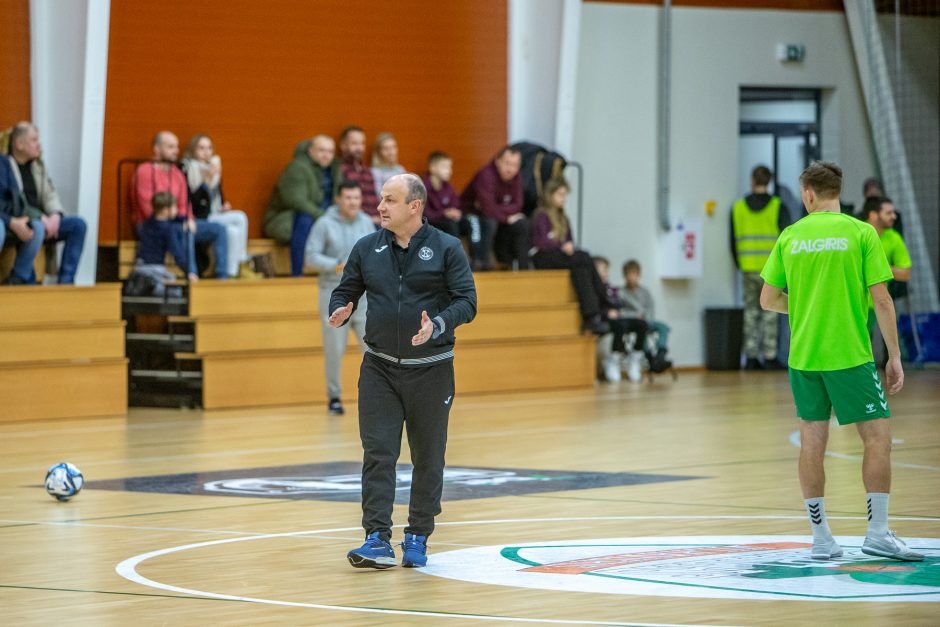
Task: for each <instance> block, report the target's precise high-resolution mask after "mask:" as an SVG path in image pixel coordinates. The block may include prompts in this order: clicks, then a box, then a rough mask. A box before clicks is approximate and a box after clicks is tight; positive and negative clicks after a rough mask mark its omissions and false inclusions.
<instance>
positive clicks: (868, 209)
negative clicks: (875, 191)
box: [862, 196, 894, 220]
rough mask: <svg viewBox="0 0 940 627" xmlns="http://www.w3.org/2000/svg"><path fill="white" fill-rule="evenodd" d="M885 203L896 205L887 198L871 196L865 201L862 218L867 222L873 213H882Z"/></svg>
mask: <svg viewBox="0 0 940 627" xmlns="http://www.w3.org/2000/svg"><path fill="white" fill-rule="evenodd" d="M885 203H891V204H894V203H893V202H892V201H891V199H890V198H888V197H887V196H871V197H869V198H866V199H865V204H864V205H862V217H863V218H864V219H865V220H868V216H870V215H871V214H873V213H878V212H880V211H881V206H882V205H884V204H885Z"/></svg>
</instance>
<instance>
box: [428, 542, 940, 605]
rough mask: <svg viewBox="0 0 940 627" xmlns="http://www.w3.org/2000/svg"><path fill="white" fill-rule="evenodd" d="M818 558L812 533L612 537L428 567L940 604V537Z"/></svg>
mask: <svg viewBox="0 0 940 627" xmlns="http://www.w3.org/2000/svg"><path fill="white" fill-rule="evenodd" d="M863 539H864V538H859V537H840V538H837V540H838V541H839V543H840V544H841V545H842V547H843V549H844V551H845V554H844V556H843V557H842V558H841V559H838V560H829V561H818V560H813V559H811V558H810V556H809V550H810V547H811V546H812V544H811V543H812V540H811V539H810V538H809V537H807V536H770V537H767V536H694V537H688V536H681V537H666V538H607V539H599V540H579V541H571V542H544V543H527V544H513V545H508V546H486V547H476V548H470V549H461V550H457V551H448V552H441V553H436V552H435V553H433V558H432V559H431V560H430V561H429V565H428V567H427V568H425V569H422V572H424V573H427V574H431V575H436V576H439V577H446V578H449V579H458V580H461V581H472V582H476V583H484V584H495V585H504V586H514V587H523V588H541V589H547V590H564V591H567V592H599V593H609V594H630V595H653V596H673V597H698V598H720V599H761V600H768V599H775V600H787V599H790V600H802V601H879V602H885V601H890V602H915V601H916V602H940V540H938V539H927V538H911V539H908V540H907V544H908V546H910V547H911V548H912V549H914V550H916V551H918V552H921V553H923V554H924V555H925V559H924V561H923V562H898V561H894V560H887V559H882V558H877V557H871V556H868V555H865V554H864V553H862V552H861V544H862V540H863Z"/></svg>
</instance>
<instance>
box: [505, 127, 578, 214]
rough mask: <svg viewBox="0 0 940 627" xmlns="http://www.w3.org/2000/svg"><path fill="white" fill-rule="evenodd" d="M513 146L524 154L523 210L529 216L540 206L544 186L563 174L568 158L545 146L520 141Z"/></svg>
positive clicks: (522, 171) (522, 172)
mask: <svg viewBox="0 0 940 627" xmlns="http://www.w3.org/2000/svg"><path fill="white" fill-rule="evenodd" d="M512 147H513V148H514V149H515V150H518V151H519V153H520V154H521V155H522V170H521V174H522V190H523V204H522V211H523V213H525V214H526V215H527V216H530V215H532V212H533V211H535V209H536V208H537V207H538V206H539V197H541V195H542V186H543V185H545V183H547V182H548V181H549V180H551V179H552V178H555V177H558V176H561V175H562V172H564V171H565V167H566V166H567V165H568V160H567V159H565V158H564V157H563V156H562V155H560V154H559V153H557V152H555V151H553V150H549V149H548V148H546V147H545V146H540V145H538V144H532V143H529V142H519V143H518V144H513V145H512Z"/></svg>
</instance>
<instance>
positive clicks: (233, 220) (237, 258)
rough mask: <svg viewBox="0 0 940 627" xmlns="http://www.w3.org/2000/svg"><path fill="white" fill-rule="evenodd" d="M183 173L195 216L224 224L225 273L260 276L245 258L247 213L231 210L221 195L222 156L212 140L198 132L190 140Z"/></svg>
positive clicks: (246, 250)
mask: <svg viewBox="0 0 940 627" xmlns="http://www.w3.org/2000/svg"><path fill="white" fill-rule="evenodd" d="M183 172H184V173H185V174H186V182H187V184H188V186H189V201H190V204H191V205H192V208H193V213H194V214H195V216H196V217H197V218H199V219H202V220H208V221H209V222H215V223H218V224H221V225H222V226H223V227H225V233H226V236H227V240H228V268H227V271H228V275H229V276H231V277H235V276H237V277H239V278H250V279H254V278H260V275H259V274H257V273H255V272H254V271H252V270H251V268H250V266H249V263H248V260H249V256H248V216H247V215H245V212H244V211H239V210H238V209H232V205H231V203H229V202H228V201H226V200H225V197H224V196H223V194H222V159H221V158H220V157H219V155H217V154H215V150H214V147H213V145H212V139H211V138H210V137H209V136H208V135H205V134H203V133H197V134H195V135H193V136H192V137H191V138H190V139H189V144H188V145H187V146H186V152H185V154H184V155H183Z"/></svg>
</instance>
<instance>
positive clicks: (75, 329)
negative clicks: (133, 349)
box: [0, 283, 127, 421]
mask: <svg viewBox="0 0 940 627" xmlns="http://www.w3.org/2000/svg"><path fill="white" fill-rule="evenodd" d="M0 320H2V321H3V324H2V326H0V421H11V420H29V419H37V418H64V417H79V416H110V415H123V414H125V413H126V411H127V359H125V357H124V322H123V321H122V320H121V286H120V284H117V283H105V284H99V285H96V286H94V287H74V286H22V287H16V286H11V287H3V288H0Z"/></svg>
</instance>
